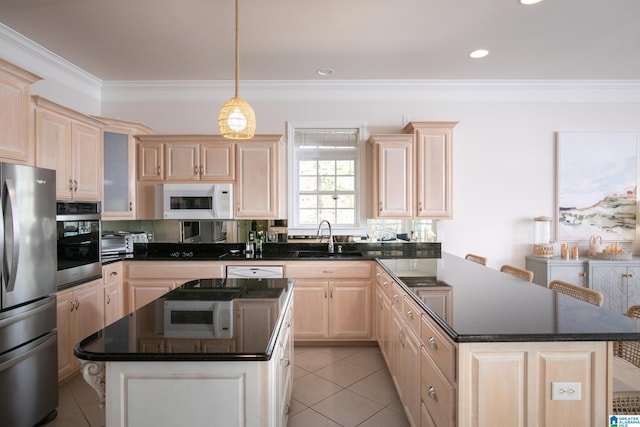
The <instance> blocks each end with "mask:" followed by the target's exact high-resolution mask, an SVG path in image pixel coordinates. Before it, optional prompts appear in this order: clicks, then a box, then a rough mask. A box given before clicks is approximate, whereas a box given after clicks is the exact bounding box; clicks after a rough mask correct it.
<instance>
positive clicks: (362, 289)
mask: <svg viewBox="0 0 640 427" xmlns="http://www.w3.org/2000/svg"><path fill="white" fill-rule="evenodd" d="M329 336H330V337H332V338H369V337H371V281H370V280H340V281H335V282H330V283H329Z"/></svg>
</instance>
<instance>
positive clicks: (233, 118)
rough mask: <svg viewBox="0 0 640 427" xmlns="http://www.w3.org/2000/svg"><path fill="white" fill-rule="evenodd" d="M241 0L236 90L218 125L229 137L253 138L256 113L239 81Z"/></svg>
mask: <svg viewBox="0 0 640 427" xmlns="http://www.w3.org/2000/svg"><path fill="white" fill-rule="evenodd" d="M238 3H239V0H236V92H235V96H234V97H233V98H231V99H230V100H228V101H227V102H226V103H225V104H224V105H223V106H222V108H221V109H220V115H219V116H218V126H219V128H220V133H221V134H222V136H224V137H225V138H229V139H251V138H253V135H255V133H256V115H255V113H254V112H253V108H251V105H249V103H248V102H247V101H245V100H244V99H242V98H240V96H239V93H240V91H239V90H238V82H239V80H240V48H239V45H240V43H239V30H238V22H239V21H240V20H239V11H240V7H239V4H238Z"/></svg>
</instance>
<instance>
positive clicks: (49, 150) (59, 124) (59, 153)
mask: <svg viewBox="0 0 640 427" xmlns="http://www.w3.org/2000/svg"><path fill="white" fill-rule="evenodd" d="M33 101H34V104H35V106H36V110H35V129H36V131H35V134H36V166H38V167H43V168H48V169H54V170H55V171H56V199H57V200H91V201H100V200H102V123H101V122H100V121H98V120H96V119H94V118H92V117H89V116H86V115H84V114H81V113H78V112H76V111H73V110H70V109H68V108H66V107H63V106H61V105H58V104H55V103H53V102H51V101H48V100H46V99H44V98H40V97H37V96H34V97H33Z"/></svg>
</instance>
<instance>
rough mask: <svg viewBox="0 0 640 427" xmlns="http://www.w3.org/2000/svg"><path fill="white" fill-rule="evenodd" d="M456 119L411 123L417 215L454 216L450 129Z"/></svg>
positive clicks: (442, 217)
mask: <svg viewBox="0 0 640 427" xmlns="http://www.w3.org/2000/svg"><path fill="white" fill-rule="evenodd" d="M457 124H458V122H411V123H409V124H408V125H407V126H405V128H404V130H405V132H407V133H410V134H413V135H414V137H415V143H416V151H415V153H416V162H415V165H416V173H415V177H416V185H415V187H416V192H415V194H416V211H415V216H416V218H432V219H451V218H453V203H452V202H453V201H452V198H453V190H452V188H453V183H452V178H453V170H452V169H453V128H454V127H455V126H456V125H457Z"/></svg>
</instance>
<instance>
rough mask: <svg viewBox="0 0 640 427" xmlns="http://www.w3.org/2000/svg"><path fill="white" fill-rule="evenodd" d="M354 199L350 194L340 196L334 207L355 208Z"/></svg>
mask: <svg viewBox="0 0 640 427" xmlns="http://www.w3.org/2000/svg"><path fill="white" fill-rule="evenodd" d="M355 203H356V202H355V197H354V196H353V195H352V194H341V195H340V196H339V197H338V200H337V203H336V206H337V207H338V208H351V209H353V208H355V207H356V204H355Z"/></svg>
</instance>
